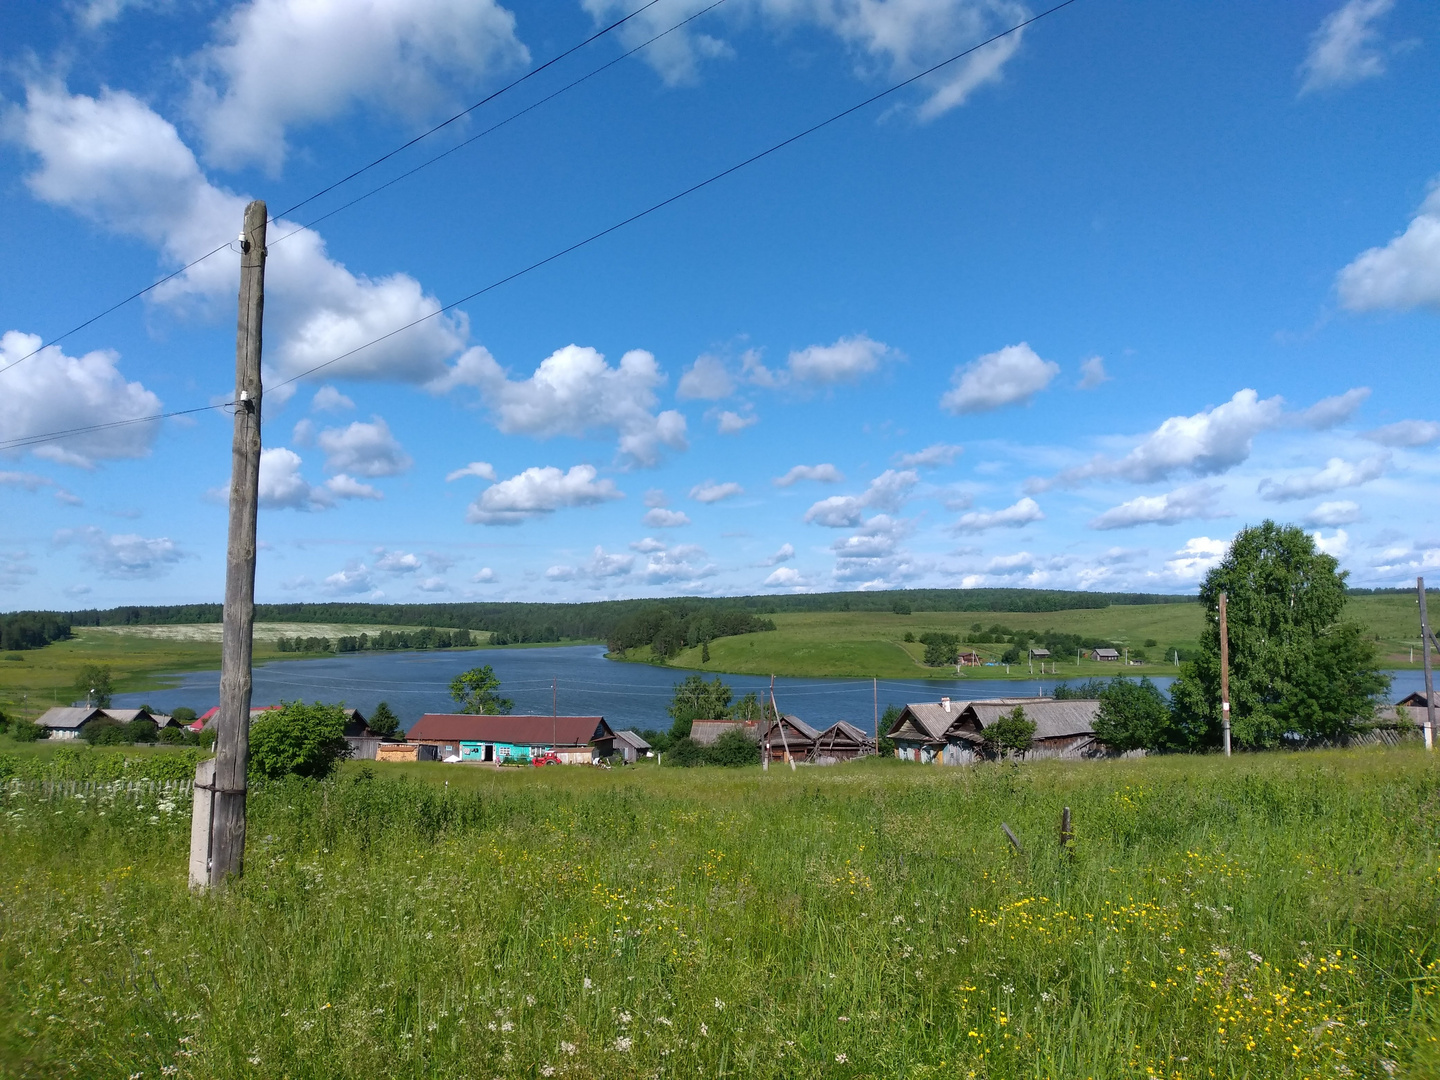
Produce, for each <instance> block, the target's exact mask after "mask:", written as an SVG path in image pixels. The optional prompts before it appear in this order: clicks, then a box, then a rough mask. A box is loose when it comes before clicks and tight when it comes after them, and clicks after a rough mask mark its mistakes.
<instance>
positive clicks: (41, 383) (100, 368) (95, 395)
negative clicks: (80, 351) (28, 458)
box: [0, 330, 161, 468]
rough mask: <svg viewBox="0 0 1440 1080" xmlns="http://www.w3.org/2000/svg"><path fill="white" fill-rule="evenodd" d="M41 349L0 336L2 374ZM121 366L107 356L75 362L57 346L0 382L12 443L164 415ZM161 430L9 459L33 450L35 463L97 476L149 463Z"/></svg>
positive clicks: (33, 342) (110, 435)
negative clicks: (115, 467)
mask: <svg viewBox="0 0 1440 1080" xmlns="http://www.w3.org/2000/svg"><path fill="white" fill-rule="evenodd" d="M40 344H41V339H40V337H39V336H38V335H35V334H24V333H21V332H20V331H18V330H10V331H7V332H6V333H5V334H4V335H0V369H4V368H8V367H10V365H12V364H16V363H18V362H19V361H20V358H21V357H22V356H26V355H28V354H29V353H32V352H34V351H35V350H36V349H38V348H39V347H40ZM119 360H120V358H119V357H118V356H117V355H116V354H115V353H113V352H111V351H110V350H108V349H97V350H96V351H94V352H89V353H86V354H85V355H84V356H79V357H75V356H66V355H65V353H64V352H62V351H61V349H60V347H59V346H58V345H52V346H50V347H49V348H47V349H44V350H42V351H41V352H39V353H37V354H36V355H34V356H31V357H30V358H29V359H28V360H26V361H25V362H24V363H20V365H19V366H18V367H17V368H15V370H14V371H5V372H4V374H3V376H0V378H3V380H4V381H3V383H0V431H3V432H4V433H5V435H6V437H7V438H21V437H23V436H26V435H44V434H48V433H49V432H52V431H65V430H68V429H70V428H78V427H88V426H90V425H92V424H94V423H95V422H96V421H97V420H99V419H100V418H106V419H116V420H129V419H131V418H133V417H140V416H153V415H154V414H156V413H158V412H159V411H160V408H161V406H160V399H159V398H158V397H156V396H155V395H154V394H153V393H151V392H150V391H149V390H147V389H145V387H144V386H142V385H141V384H140V383H138V382H127V381H126V379H125V377H124V376H123V375H121V374H120V368H119ZM158 430H159V425H158V424H131V425H128V426H126V427H119V428H111V429H109V430H107V431H89V432H85V433H83V434H79V435H74V436H70V437H68V438H65V439H62V440H60V441H57V442H53V443H41V444H38V445H36V446H33V447H29V448H25V447H17V448H15V449H13V450H9V451H5V452H4V453H5V454H6V455H7V456H10V457H19V456H21V455H22V454H24V453H26V452H27V449H28V451H29V452H31V453H33V454H34V455H35V456H36V457H40V458H45V459H47V460H50V461H56V462H61V463H63V464H67V465H77V466H80V467H81V468H91V467H93V466H94V465H95V463H96V462H97V461H100V460H104V459H107V458H137V457H144V456H145V455H146V454H148V453H149V452H150V447H151V444H152V443H153V442H154V441H155V435H156V432H157V431H158Z"/></svg>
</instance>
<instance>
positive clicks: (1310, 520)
mask: <svg viewBox="0 0 1440 1080" xmlns="http://www.w3.org/2000/svg"><path fill="white" fill-rule="evenodd" d="M1360 517H1361V514H1360V504H1359V503H1356V502H1351V501H1350V500H1348V499H1336V500H1333V501H1329V502H1322V503H1321V504H1320V505H1319V506H1317V507H1315V509H1314V510H1311V511H1310V513H1308V514H1306V515H1305V524H1306V525H1329V526H1330V527H1332V528H1333V527H1335V526H1336V525H1350V524H1352V523H1354V522H1356V521H1359V520H1360Z"/></svg>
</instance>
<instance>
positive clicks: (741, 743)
mask: <svg viewBox="0 0 1440 1080" xmlns="http://www.w3.org/2000/svg"><path fill="white" fill-rule="evenodd" d="M705 761H706V763H707V764H710V765H724V766H727V767H729V768H738V767H740V766H743V765H759V764H760V744H759V743H758V742H756V741H755V740H754V739H752V738H750V736H748V735H746V734H745V733H744V732H743V731H739V730H732V731H727V732H725V733H723V734H722V735H721V736H720V737H719V738H718V739H716V740H715V745H714V746H711V747H708V748H707V749H706V752H705Z"/></svg>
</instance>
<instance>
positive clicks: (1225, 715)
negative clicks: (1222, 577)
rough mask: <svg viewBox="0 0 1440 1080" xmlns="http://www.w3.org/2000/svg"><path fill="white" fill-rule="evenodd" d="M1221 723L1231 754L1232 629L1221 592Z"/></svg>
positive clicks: (1227, 749) (1226, 753)
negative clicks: (1227, 619)
mask: <svg viewBox="0 0 1440 1080" xmlns="http://www.w3.org/2000/svg"><path fill="white" fill-rule="evenodd" d="M1220 723H1221V726H1222V727H1223V729H1224V732H1225V756H1226V757H1229V756H1230V629H1229V627H1228V626H1227V625H1226V623H1225V594H1224V593H1223V592H1222V593H1221V594H1220Z"/></svg>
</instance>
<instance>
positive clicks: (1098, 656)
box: [1090, 649, 1120, 663]
mask: <svg viewBox="0 0 1440 1080" xmlns="http://www.w3.org/2000/svg"><path fill="white" fill-rule="evenodd" d="M1090 659H1091V660H1100V661H1102V662H1105V663H1115V662H1116V661H1118V660H1119V659H1120V652H1119V650H1118V649H1091V650H1090Z"/></svg>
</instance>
